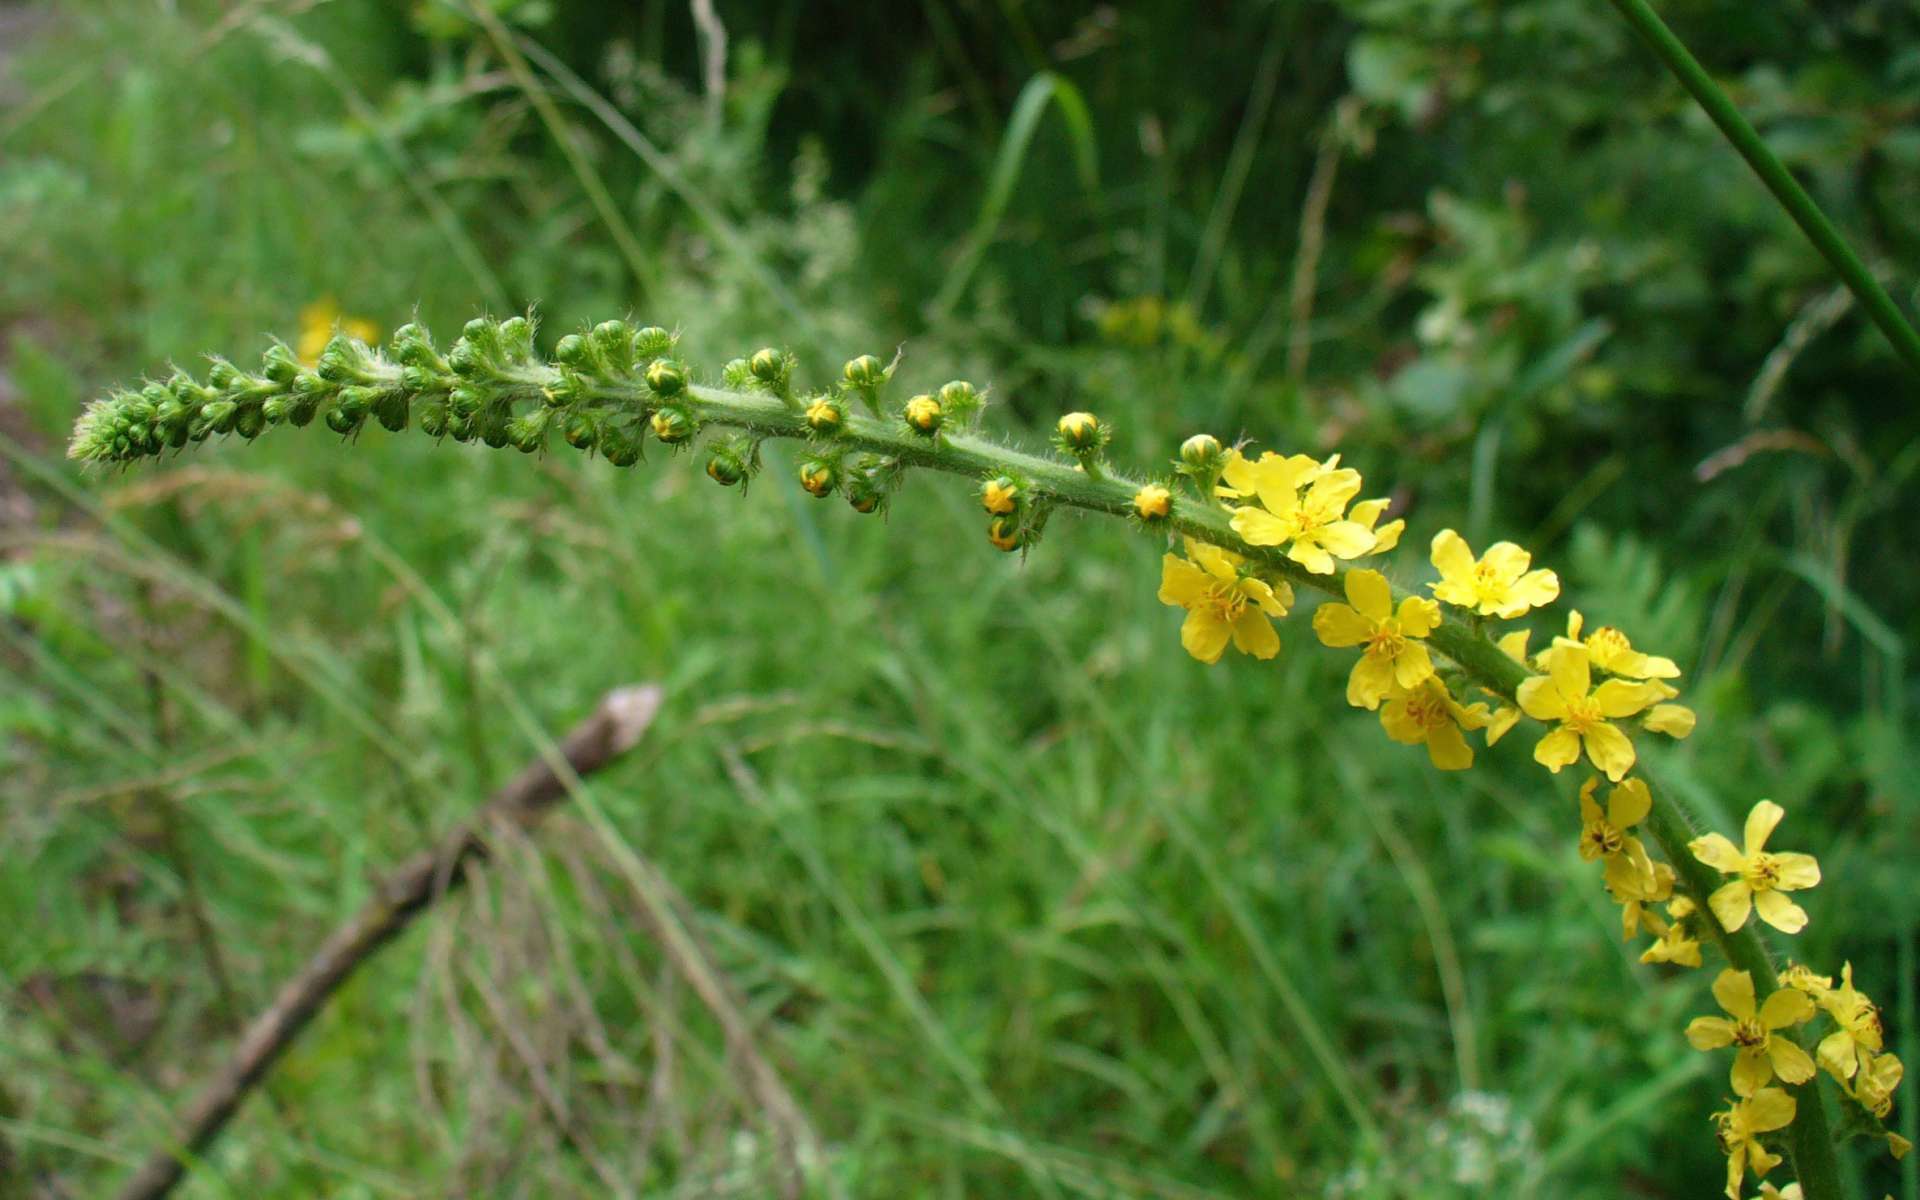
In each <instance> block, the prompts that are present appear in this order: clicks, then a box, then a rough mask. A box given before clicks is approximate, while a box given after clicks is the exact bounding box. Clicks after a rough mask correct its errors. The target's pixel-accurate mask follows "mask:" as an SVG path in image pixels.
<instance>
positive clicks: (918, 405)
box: [902, 395, 946, 437]
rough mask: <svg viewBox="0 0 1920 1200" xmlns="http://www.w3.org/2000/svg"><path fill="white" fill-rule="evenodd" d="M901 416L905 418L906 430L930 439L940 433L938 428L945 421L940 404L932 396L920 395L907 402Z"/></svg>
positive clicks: (944, 414)
mask: <svg viewBox="0 0 1920 1200" xmlns="http://www.w3.org/2000/svg"><path fill="white" fill-rule="evenodd" d="M902 415H903V416H905V417H906V420H907V428H908V429H911V430H913V431H914V432H915V433H917V434H919V435H920V436H921V437H932V436H933V435H934V434H936V433H939V432H940V426H941V425H942V424H944V423H945V421H946V413H945V411H944V410H942V409H941V407H940V402H939V401H938V400H935V399H934V398H933V397H932V396H927V395H920V396H915V397H914V398H913V399H911V400H909V401H907V406H906V408H905V409H904V410H903V412H902Z"/></svg>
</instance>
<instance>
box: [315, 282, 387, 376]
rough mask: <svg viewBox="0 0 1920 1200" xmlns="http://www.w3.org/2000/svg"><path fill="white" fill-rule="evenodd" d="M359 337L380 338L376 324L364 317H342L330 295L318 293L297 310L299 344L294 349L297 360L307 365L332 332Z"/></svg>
mask: <svg viewBox="0 0 1920 1200" xmlns="http://www.w3.org/2000/svg"><path fill="white" fill-rule="evenodd" d="M336 332H337V333H344V334H346V335H347V336H348V337H352V338H359V339H360V340H361V341H363V342H367V343H369V344H371V343H373V342H377V341H379V340H380V327H379V326H378V325H375V324H374V323H373V322H372V321H369V320H367V319H366V318H365V317H343V316H341V315H340V306H339V305H338V304H336V303H334V300H333V297H332V296H322V297H320V299H318V300H315V301H314V302H313V303H312V304H309V305H307V306H306V307H305V308H303V309H301V310H300V344H299V346H298V347H296V348H295V353H297V354H298V355H299V358H300V361H301V362H302V363H304V364H306V365H307V366H309V367H311V366H313V365H314V364H315V363H317V362H319V361H320V352H321V351H322V350H325V349H326V348H327V343H328V342H330V341H332V340H333V335H334V334H335V333H336Z"/></svg>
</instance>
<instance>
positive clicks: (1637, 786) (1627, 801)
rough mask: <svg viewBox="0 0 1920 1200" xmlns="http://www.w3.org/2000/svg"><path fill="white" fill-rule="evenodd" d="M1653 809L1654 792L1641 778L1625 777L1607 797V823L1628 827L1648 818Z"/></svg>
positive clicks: (1616, 826)
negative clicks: (1648, 788)
mask: <svg viewBox="0 0 1920 1200" xmlns="http://www.w3.org/2000/svg"><path fill="white" fill-rule="evenodd" d="M1652 810H1653V793H1652V792H1651V791H1649V790H1647V785H1646V783H1645V782H1644V781H1642V780H1639V779H1625V780H1622V781H1621V782H1620V783H1618V784H1616V785H1615V786H1614V789H1613V791H1612V793H1611V794H1609V795H1608V797H1607V824H1609V825H1611V826H1613V827H1614V828H1615V829H1627V828H1630V827H1631V826H1634V825H1638V824H1639V823H1640V822H1642V821H1644V820H1646V818H1647V814H1648V813H1649V812H1651V811H1652Z"/></svg>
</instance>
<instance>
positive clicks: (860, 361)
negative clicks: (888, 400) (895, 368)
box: [840, 354, 887, 388]
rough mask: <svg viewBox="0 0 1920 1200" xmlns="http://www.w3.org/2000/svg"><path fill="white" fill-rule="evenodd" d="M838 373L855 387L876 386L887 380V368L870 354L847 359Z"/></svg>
mask: <svg viewBox="0 0 1920 1200" xmlns="http://www.w3.org/2000/svg"><path fill="white" fill-rule="evenodd" d="M840 373H841V375H843V376H845V378H846V381H847V382H848V383H849V384H851V385H852V386H854V387H857V388H876V387H879V386H880V385H881V384H883V383H885V382H886V381H887V368H886V367H885V366H884V365H883V364H882V363H881V362H880V360H879V359H877V358H875V357H874V356H873V355H871V354H862V355H861V356H860V357H858V358H851V359H848V360H847V365H846V366H845V367H843V368H841V371H840Z"/></svg>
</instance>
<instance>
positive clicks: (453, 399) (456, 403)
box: [447, 383, 486, 417]
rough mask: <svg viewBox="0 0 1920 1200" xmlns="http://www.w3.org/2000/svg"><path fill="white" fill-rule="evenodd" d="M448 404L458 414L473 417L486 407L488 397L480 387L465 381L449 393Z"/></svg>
mask: <svg viewBox="0 0 1920 1200" xmlns="http://www.w3.org/2000/svg"><path fill="white" fill-rule="evenodd" d="M447 406H448V407H449V408H451V409H452V410H453V411H454V413H455V415H457V416H462V417H471V416H475V415H477V414H478V413H479V411H480V410H481V409H483V408H485V407H486V397H485V396H483V395H482V394H481V392H480V389H479V388H477V387H474V386H472V385H471V384H465V383H463V384H460V385H458V386H457V387H455V388H454V389H453V390H452V391H451V392H448V393H447Z"/></svg>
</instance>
